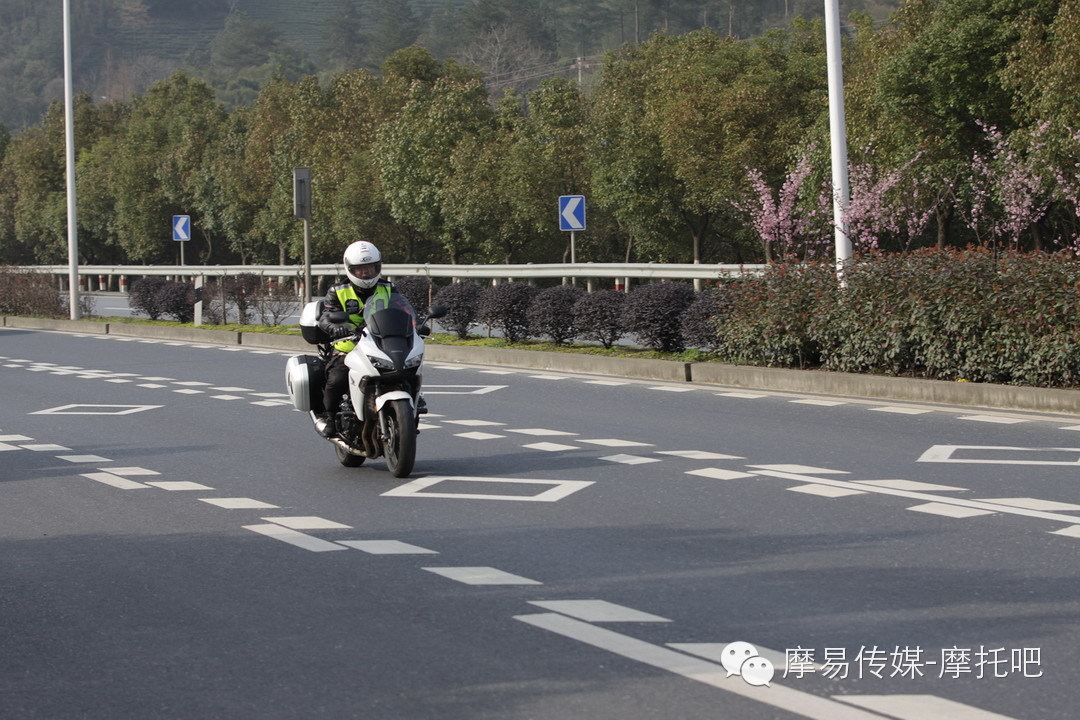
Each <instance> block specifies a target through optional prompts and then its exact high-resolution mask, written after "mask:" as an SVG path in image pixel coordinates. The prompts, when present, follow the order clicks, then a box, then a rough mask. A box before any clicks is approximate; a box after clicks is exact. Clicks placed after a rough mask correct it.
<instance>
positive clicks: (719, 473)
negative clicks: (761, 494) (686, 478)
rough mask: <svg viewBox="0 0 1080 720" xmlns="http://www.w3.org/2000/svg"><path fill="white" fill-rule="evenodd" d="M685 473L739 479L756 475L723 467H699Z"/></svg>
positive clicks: (723, 478) (720, 478)
mask: <svg viewBox="0 0 1080 720" xmlns="http://www.w3.org/2000/svg"><path fill="white" fill-rule="evenodd" d="M684 474H685V475H700V476H701V477H707V478H712V479H713V480H739V479H741V478H748V477H756V475H754V474H753V473H744V472H737V471H735V470H724V469H723V468H701V469H700V470H687V471H686V473H684Z"/></svg>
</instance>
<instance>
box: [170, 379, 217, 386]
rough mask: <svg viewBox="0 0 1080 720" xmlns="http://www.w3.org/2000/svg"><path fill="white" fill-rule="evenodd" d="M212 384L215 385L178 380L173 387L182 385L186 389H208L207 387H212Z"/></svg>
mask: <svg viewBox="0 0 1080 720" xmlns="http://www.w3.org/2000/svg"><path fill="white" fill-rule="evenodd" d="M212 384H213V383H208V382H200V381H198V380H177V381H175V382H173V385H182V386H185V387H206V386H208V385H212Z"/></svg>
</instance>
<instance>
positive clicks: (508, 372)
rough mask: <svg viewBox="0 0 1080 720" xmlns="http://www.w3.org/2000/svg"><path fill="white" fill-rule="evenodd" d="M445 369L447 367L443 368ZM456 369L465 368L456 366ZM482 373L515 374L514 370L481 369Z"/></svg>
mask: <svg viewBox="0 0 1080 720" xmlns="http://www.w3.org/2000/svg"><path fill="white" fill-rule="evenodd" d="M443 369H444V370H445V369H447V368H443ZM453 369H454V370H464V368H459V367H454V368H453ZM480 374H481V375H513V374H514V371H513V370H481V371H480Z"/></svg>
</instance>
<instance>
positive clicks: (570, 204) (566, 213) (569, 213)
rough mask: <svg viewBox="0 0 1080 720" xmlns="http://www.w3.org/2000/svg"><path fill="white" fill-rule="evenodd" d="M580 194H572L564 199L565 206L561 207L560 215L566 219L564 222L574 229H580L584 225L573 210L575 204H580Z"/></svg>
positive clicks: (575, 206)
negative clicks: (567, 198)
mask: <svg viewBox="0 0 1080 720" xmlns="http://www.w3.org/2000/svg"><path fill="white" fill-rule="evenodd" d="M581 200H582V198H581V196H574V197H572V198H570V199H569V200H567V201H566V207H564V208H563V211H562V216H563V218H564V219H565V220H566V224H567V225H569V226H570V227H572V228H573V229H575V230H581V229H582V228H583V227H585V226H584V225H582V224H581V221H580V220H578V219H577V216H576V215H575V214H574V211H575V210H577V206H578V205H580V204H581Z"/></svg>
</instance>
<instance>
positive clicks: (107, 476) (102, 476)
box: [82, 472, 150, 490]
mask: <svg viewBox="0 0 1080 720" xmlns="http://www.w3.org/2000/svg"><path fill="white" fill-rule="evenodd" d="M82 476H83V477H84V478H87V479H89V480H96V481H97V482H99V483H104V484H105V485H111V486H112V487H114V488H120V489H121V490H136V489H138V488H149V487H150V486H149V485H143V484H142V483H141V482H135V481H134V480H128V479H127V478H122V477H120V476H119V475H113V474H112V473H107V472H96V473H83V475H82Z"/></svg>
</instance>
